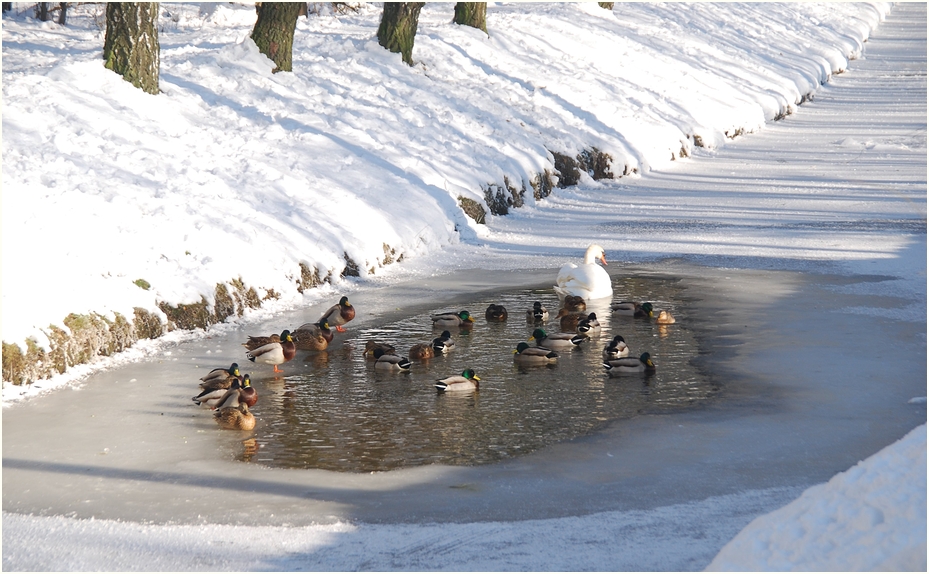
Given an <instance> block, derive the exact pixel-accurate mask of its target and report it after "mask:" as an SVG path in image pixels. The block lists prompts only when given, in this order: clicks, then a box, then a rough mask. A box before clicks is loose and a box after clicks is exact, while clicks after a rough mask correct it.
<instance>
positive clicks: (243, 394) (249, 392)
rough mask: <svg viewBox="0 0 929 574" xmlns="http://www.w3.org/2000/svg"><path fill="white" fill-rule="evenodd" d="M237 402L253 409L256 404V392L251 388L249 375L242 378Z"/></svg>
mask: <svg viewBox="0 0 929 574" xmlns="http://www.w3.org/2000/svg"><path fill="white" fill-rule="evenodd" d="M239 401H241V402H243V403H245V404H246V405H248V406H250V407H253V406H255V403H257V402H258V391H256V390H255V387H253V386H252V380H251V378H250V377H249V375H247V374H246V375H245V376H244V377H242V386H241V387H240V388H239Z"/></svg>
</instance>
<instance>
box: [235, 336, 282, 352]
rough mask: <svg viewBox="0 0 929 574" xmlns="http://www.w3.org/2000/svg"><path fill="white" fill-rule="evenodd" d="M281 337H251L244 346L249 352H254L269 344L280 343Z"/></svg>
mask: <svg viewBox="0 0 929 574" xmlns="http://www.w3.org/2000/svg"><path fill="white" fill-rule="evenodd" d="M280 342H281V336H280V335H268V336H267V337H253V336H251V335H249V337H248V341H246V342H244V343H242V346H243V347H245V348H246V349H248V350H249V351H254V350H255V349H257V348H258V347H264V346H265V345H267V344H269V343H280Z"/></svg>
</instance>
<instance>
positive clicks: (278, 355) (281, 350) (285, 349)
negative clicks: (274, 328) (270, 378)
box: [245, 329, 297, 373]
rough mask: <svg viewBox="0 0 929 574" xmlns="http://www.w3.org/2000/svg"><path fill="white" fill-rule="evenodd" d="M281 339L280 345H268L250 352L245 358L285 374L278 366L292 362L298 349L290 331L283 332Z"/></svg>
mask: <svg viewBox="0 0 929 574" xmlns="http://www.w3.org/2000/svg"><path fill="white" fill-rule="evenodd" d="M280 337H281V342H280V343H268V344H267V345H263V346H261V347H258V348H257V349H253V350H251V351H249V352H248V353H246V354H245V356H246V357H248V360H249V361H251V362H253V363H263V364H265V365H271V366H273V367H274V372H275V373H281V372H283V371H281V370H280V369H278V368H277V366H278V365H282V364H284V363H286V362H287V361H290V360H292V359H293V358H294V356H295V355H296V354H297V347H296V345H295V344H294V340H293V337H292V336H291V335H290V331H288V330H287V329H285V330H283V331H282V332H281V336H280Z"/></svg>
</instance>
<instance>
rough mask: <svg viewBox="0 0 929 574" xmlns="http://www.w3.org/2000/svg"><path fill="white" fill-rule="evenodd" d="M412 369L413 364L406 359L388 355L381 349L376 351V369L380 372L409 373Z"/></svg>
mask: <svg viewBox="0 0 929 574" xmlns="http://www.w3.org/2000/svg"><path fill="white" fill-rule="evenodd" d="M410 367H412V363H410V360H409V359H408V358H406V357H401V356H400V355H394V354H387V353H385V352H384V351H382V350H380V349H375V350H374V368H375V369H376V370H378V371H393V372H401V373H403V372H407V371H409V370H410Z"/></svg>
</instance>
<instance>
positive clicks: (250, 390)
mask: <svg viewBox="0 0 929 574" xmlns="http://www.w3.org/2000/svg"><path fill="white" fill-rule="evenodd" d="M191 400H192V401H193V402H195V403H197V404H198V405H200V406H202V407H207V408H211V409H215V408H218V407H219V405H222V404H224V403H227V402H229V401H234V402H232V403H230V405H227V406H235V405H236V404H238V403H239V402H242V403H245V404H247V405H248V406H250V407H253V406H255V403H257V402H258V391H256V390H255V387H253V386H252V380H251V377H249V375H245V376H243V377H242V380H241V383H240V382H239V379H238V378H237V379H235V380H234V381H233V383H232V386H230V387H229V388H228V389H212V390H204V391H203V392H202V393H200V394H199V395H197V396H195V397H193V398H192V399H191Z"/></svg>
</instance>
